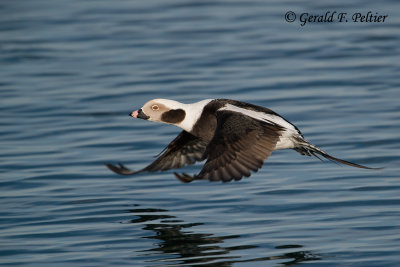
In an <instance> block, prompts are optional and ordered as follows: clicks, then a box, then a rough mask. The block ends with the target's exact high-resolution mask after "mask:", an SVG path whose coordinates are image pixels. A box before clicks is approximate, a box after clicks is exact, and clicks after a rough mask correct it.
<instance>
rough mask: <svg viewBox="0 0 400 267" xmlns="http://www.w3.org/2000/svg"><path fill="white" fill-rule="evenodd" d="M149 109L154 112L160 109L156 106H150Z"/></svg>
mask: <svg viewBox="0 0 400 267" xmlns="http://www.w3.org/2000/svg"><path fill="white" fill-rule="evenodd" d="M151 109H152V110H154V111H157V110H159V109H160V108H159V107H158V105H152V106H151Z"/></svg>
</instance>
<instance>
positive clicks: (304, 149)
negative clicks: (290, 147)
mask: <svg viewBox="0 0 400 267" xmlns="http://www.w3.org/2000/svg"><path fill="white" fill-rule="evenodd" d="M294 150H296V151H297V152H299V153H300V154H302V155H307V156H314V157H316V158H318V159H320V160H322V159H321V158H320V157H319V156H318V155H320V156H323V157H324V158H326V159H329V160H331V161H335V162H339V163H342V164H345V165H349V166H352V167H357V168H362V169H370V170H380V169H382V168H371V167H367V166H364V165H360V164H357V163H353V162H350V161H347V160H343V159H338V158H335V157H333V156H331V155H329V154H328V153H326V152H325V151H323V150H321V149H319V148H318V147H316V146H314V145H313V144H310V143H308V142H307V141H304V140H301V142H299V143H298V144H297V146H296V147H295V148H294Z"/></svg>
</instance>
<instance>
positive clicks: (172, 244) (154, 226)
mask: <svg viewBox="0 0 400 267" xmlns="http://www.w3.org/2000/svg"><path fill="white" fill-rule="evenodd" d="M129 212H130V213H132V214H133V215H134V216H136V218H135V219H132V220H130V221H129V222H128V223H132V224H143V223H144V224H143V225H144V227H143V230H146V231H149V230H150V231H153V232H155V235H151V236H144V237H143V238H147V239H156V240H158V241H159V242H158V243H157V244H156V245H157V247H155V248H152V249H147V250H142V251H137V252H139V253H143V254H142V255H143V256H146V257H148V258H149V260H148V263H149V266H151V263H155V264H156V263H157V264H158V263H159V262H163V263H164V264H165V265H188V264H196V265H198V264H201V266H222V267H224V266H232V265H233V264H234V263H245V262H261V261H276V262H277V266H295V265H297V264H299V263H301V262H305V261H316V260H320V259H321V257H320V255H316V254H315V253H313V252H311V251H307V250H302V249H301V248H302V247H303V246H301V245H283V246H276V247H275V248H276V249H279V250H285V251H286V252H285V253H283V254H279V255H276V256H266V257H260V255H255V256H257V257H254V258H251V259H243V258H242V257H240V256H233V255H230V252H231V251H235V250H245V249H255V248H258V247H259V246H256V245H241V246H231V247H223V246H221V244H222V243H224V240H227V239H235V238H240V235H229V236H215V235H213V234H207V233H194V232H193V231H190V230H189V229H190V228H191V227H195V226H199V225H203V223H185V222H184V221H182V220H180V219H178V218H177V217H176V216H173V215H170V214H168V213H169V211H168V210H165V209H155V208H135V209H130V210H129ZM288 251H290V252H288ZM268 253H270V252H268ZM284 260H287V261H284ZM282 261H283V262H282Z"/></svg>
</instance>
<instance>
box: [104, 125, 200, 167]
mask: <svg viewBox="0 0 400 267" xmlns="http://www.w3.org/2000/svg"><path fill="white" fill-rule="evenodd" d="M206 146H207V143H206V142H204V141H203V140H202V139H200V138H198V137H196V136H194V135H192V134H190V133H188V132H186V131H182V132H181V133H180V134H179V135H178V136H177V137H176V138H175V139H174V140H172V142H171V143H170V144H169V145H168V146H167V147H166V148H165V152H164V153H162V155H161V156H160V157H158V158H157V159H156V160H155V161H154V162H153V163H151V164H150V165H148V166H147V167H145V168H143V169H141V170H138V171H133V170H130V169H128V168H126V167H125V166H124V165H122V164H121V163H118V166H117V165H112V164H107V163H106V164H105V165H106V166H107V167H108V168H109V169H110V170H112V171H113V172H115V173H118V174H121V175H133V174H136V173H140V172H145V171H147V172H155V171H165V170H169V169H174V168H181V167H183V166H184V165H190V164H193V163H195V162H196V161H199V160H202V157H203V154H204V151H205V150H206Z"/></svg>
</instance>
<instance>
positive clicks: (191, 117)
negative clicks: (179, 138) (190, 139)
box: [175, 99, 213, 132]
mask: <svg viewBox="0 0 400 267" xmlns="http://www.w3.org/2000/svg"><path fill="white" fill-rule="evenodd" d="M212 100H213V99H205V100H202V101H199V102H196V103H193V104H182V108H183V109H184V110H185V112H186V116H185V119H184V120H183V121H181V122H180V123H177V124H175V125H176V126H178V127H179V128H182V129H183V130H185V131H187V132H190V131H191V130H192V129H193V126H194V124H195V123H196V122H197V120H198V119H199V118H200V116H201V113H202V112H203V108H204V106H206V105H207V104H208V103H210V102H211V101H212Z"/></svg>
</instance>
